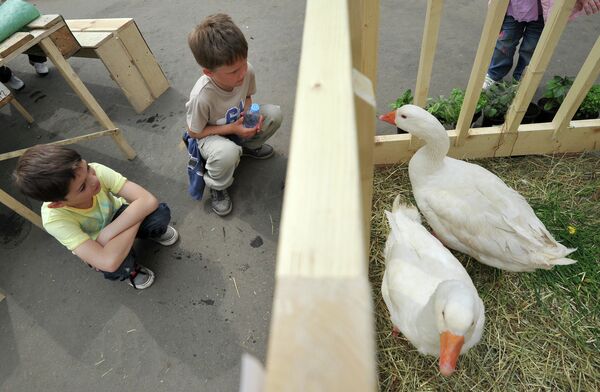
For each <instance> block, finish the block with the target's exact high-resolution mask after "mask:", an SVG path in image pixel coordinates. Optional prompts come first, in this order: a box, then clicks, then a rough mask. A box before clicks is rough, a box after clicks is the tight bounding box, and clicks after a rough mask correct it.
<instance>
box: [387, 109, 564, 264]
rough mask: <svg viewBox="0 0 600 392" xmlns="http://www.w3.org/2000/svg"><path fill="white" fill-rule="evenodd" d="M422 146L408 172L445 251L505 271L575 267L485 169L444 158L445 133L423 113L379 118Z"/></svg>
mask: <svg viewBox="0 0 600 392" xmlns="http://www.w3.org/2000/svg"><path fill="white" fill-rule="evenodd" d="M380 119H382V120H383V121H387V122H390V123H392V124H395V125H396V126H397V127H399V128H402V129H404V130H406V131H407V132H409V133H411V134H413V135H415V136H417V137H419V138H420V139H422V140H424V141H425V143H426V144H425V146H423V147H422V148H420V149H419V150H418V151H417V152H416V153H415V155H414V156H413V157H412V159H411V160H410V163H409V167H408V171H409V176H410V182H411V184H412V189H413V194H414V197H415V200H416V201H417V205H418V206H419V209H420V210H421V213H422V214H423V215H424V216H425V218H426V219H427V222H428V223H429V225H430V226H431V228H432V229H433V231H434V232H435V234H436V236H437V237H438V238H439V239H440V240H441V241H442V242H443V243H444V244H445V245H446V246H448V247H450V248H452V249H456V250H458V251H460V252H463V253H466V254H468V255H470V256H472V257H474V258H475V259H477V260H479V261H480V262H482V263H484V264H487V265H490V266H493V267H497V268H500V269H504V270H508V271H517V272H520V271H533V270H535V269H536V268H543V269H550V268H552V267H553V266H554V265H566V264H573V263H575V262H576V260H572V259H569V258H567V257H566V256H567V255H569V254H570V253H572V252H574V251H575V249H570V248H566V247H565V246H563V245H562V244H560V243H558V242H557V241H556V240H555V239H554V237H552V235H551V234H550V233H549V232H548V230H547V229H546V227H545V226H544V224H543V223H542V222H541V221H540V220H539V219H538V218H537V216H536V215H535V213H534V212H533V210H532V208H531V207H530V206H529V204H527V201H525V199H524V198H523V196H521V195H520V194H519V193H517V192H516V191H515V190H513V189H511V188H509V187H508V186H507V185H506V184H505V183H504V182H502V180H500V179H499V178H498V177H496V176H495V175H494V174H492V173H490V172H489V171H487V170H486V169H484V168H482V167H480V166H477V165H475V164H472V163H468V162H464V161H461V160H457V159H452V158H449V157H447V156H446V154H447V153H448V149H449V147H450V142H449V139H448V134H447V133H446V130H445V129H444V127H443V126H442V124H440V122H439V121H438V120H437V119H436V118H435V117H434V116H433V115H431V114H430V113H428V112H427V111H425V110H424V109H422V108H420V107H418V106H414V105H404V106H402V107H401V108H399V109H397V110H396V111H393V112H390V113H388V114H386V115H383V116H381V117H380Z"/></svg>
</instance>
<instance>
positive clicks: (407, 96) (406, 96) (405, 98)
mask: <svg viewBox="0 0 600 392" xmlns="http://www.w3.org/2000/svg"><path fill="white" fill-rule="evenodd" d="M411 103H413V95H412V90H411V89H408V90H406V91H405V92H404V93H403V94H402V95H401V96H399V97H398V98H397V99H396V101H394V102H393V103H391V104H390V108H392V110H396V109H398V108H399V107H401V106H404V105H408V104H411Z"/></svg>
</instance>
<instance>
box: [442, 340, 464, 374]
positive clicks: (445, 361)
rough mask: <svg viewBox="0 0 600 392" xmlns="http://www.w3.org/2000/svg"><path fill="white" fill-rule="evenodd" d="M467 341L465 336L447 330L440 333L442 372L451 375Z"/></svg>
mask: <svg viewBox="0 0 600 392" xmlns="http://www.w3.org/2000/svg"><path fill="white" fill-rule="evenodd" d="M464 342H465V337H464V336H456V335H453V334H452V333H451V332H449V331H445V332H443V333H442V334H441V335H440V373H442V375H443V376H449V375H451V374H452V373H454V371H455V370H456V361H458V356H459V355H460V349H461V348H462V346H463V343H464Z"/></svg>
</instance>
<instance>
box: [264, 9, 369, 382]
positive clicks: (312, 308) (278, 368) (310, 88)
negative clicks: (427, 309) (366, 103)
mask: <svg viewBox="0 0 600 392" xmlns="http://www.w3.org/2000/svg"><path fill="white" fill-rule="evenodd" d="M306 4H307V5H306V18H305V25H304V35H303V39H302V54H301V60H300V67H299V76H298V86H297V89H296V106H295V109H294V114H295V115H294V120H293V124H292V133H291V145H290V156H289V161H288V169H287V170H288V171H287V177H286V178H287V180H286V189H285V195H284V203H283V212H282V223H281V234H280V238H279V248H278V254H277V287H276V290H275V298H274V305H273V316H272V322H271V329H270V338H269V351H268V354H267V382H266V389H265V390H266V391H270V392H275V391H277V392H280V391H334V392H335V391H344V392H347V391H361V392H366V391H375V390H376V389H377V375H376V366H375V347H374V334H373V324H374V322H373V316H372V311H373V309H372V304H371V289H370V285H369V281H368V277H367V258H366V252H367V250H366V247H367V246H366V243H365V240H364V238H365V233H364V230H366V228H365V227H364V225H363V215H362V196H361V184H360V179H359V175H358V173H360V167H359V146H358V142H357V137H356V135H357V133H356V132H357V114H356V112H355V105H354V91H353V88H352V86H353V84H352V73H351V70H352V58H351V49H350V33H349V28H350V27H349V23H348V20H349V16H348V5H347V3H346V0H329V1H327V2H324V1H321V0H308V1H307V3H306ZM331 146H335V149H332V148H331ZM307 154H308V155H307Z"/></svg>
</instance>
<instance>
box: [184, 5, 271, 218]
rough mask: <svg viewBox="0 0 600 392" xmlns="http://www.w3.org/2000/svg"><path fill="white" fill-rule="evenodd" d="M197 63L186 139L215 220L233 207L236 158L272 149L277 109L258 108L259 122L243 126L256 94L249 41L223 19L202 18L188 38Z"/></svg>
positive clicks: (268, 154)
mask: <svg viewBox="0 0 600 392" xmlns="http://www.w3.org/2000/svg"><path fill="white" fill-rule="evenodd" d="M188 44H189V46H190V49H191V50H192V54H193V55H194V58H195V59H196V62H198V64H199V65H200V66H201V67H202V76H201V77H200V78H199V79H198V81H197V82H196V84H195V85H194V87H193V88H192V91H191V93H190V100H189V101H188V102H187V103H186V109H187V126H188V130H187V131H188V134H189V136H191V137H192V138H195V139H198V147H199V149H200V154H201V155H202V158H203V159H204V160H205V161H206V164H205V173H204V182H205V183H206V185H208V186H209V187H210V188H211V196H212V202H211V204H212V209H213V211H214V212H215V213H216V214H218V215H219V216H225V215H227V214H229V213H230V212H231V210H232V208H233V204H232V202H231V198H230V197H229V193H228V191H227V188H229V187H230V186H231V184H232V183H233V174H234V171H235V169H236V167H237V165H238V163H239V161H240V157H241V156H247V157H251V158H254V159H267V158H270V157H271V156H272V155H273V147H271V146H270V145H268V144H266V143H265V141H266V140H267V139H269V138H270V137H271V136H273V134H274V133H275V131H277V129H279V126H280V125H281V121H282V115H281V108H280V107H279V106H277V105H271V104H262V105H260V114H261V119H260V121H259V123H258V124H257V125H254V126H252V127H251V128H246V127H245V126H244V118H243V114H242V113H247V112H248V109H250V106H251V105H252V95H253V94H254V93H255V92H256V81H255V77H254V70H253V68H252V66H251V65H250V64H249V63H248V62H247V58H248V42H247V41H246V38H245V37H244V34H243V33H242V31H241V30H240V29H239V28H238V27H237V26H236V25H235V24H234V23H233V21H232V20H231V18H230V17H229V16H228V15H225V14H216V15H210V16H208V17H206V18H205V19H204V20H203V21H202V23H200V24H199V25H198V26H196V28H195V29H194V30H193V31H192V32H191V33H190V34H189V36H188Z"/></svg>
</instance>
